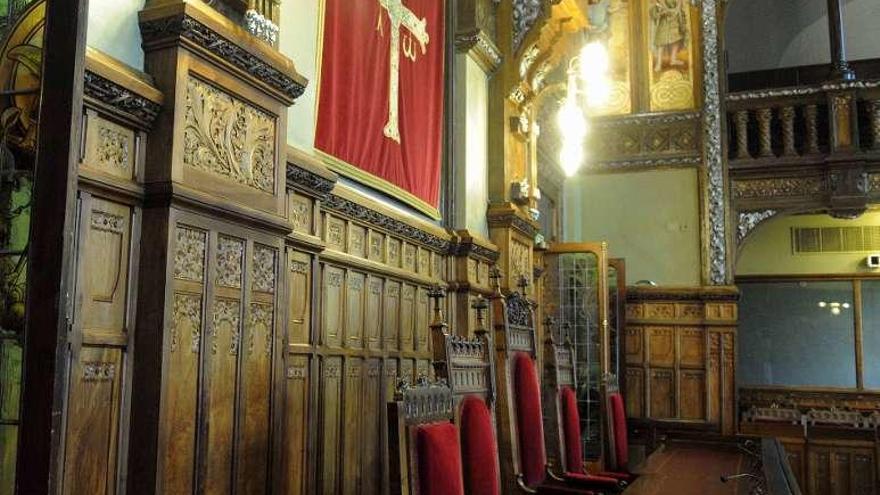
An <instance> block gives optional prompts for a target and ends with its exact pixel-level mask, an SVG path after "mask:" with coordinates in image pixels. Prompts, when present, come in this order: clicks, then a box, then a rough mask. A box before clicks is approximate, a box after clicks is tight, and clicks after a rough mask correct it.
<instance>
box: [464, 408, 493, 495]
mask: <svg viewBox="0 0 880 495" xmlns="http://www.w3.org/2000/svg"><path fill="white" fill-rule="evenodd" d="M461 452H462V456H461V457H462V461H463V464H464V486H465V492H466V493H468V494H470V495H499V494H500V493H501V487H500V486H499V482H498V464H497V462H496V459H498V451H497V449H496V446H495V433H494V429H493V428H492V415H491V414H490V413H489V408H488V407H486V403H485V402H484V401H483V399H482V398H480V397H474V396H471V397H467V398H465V400H464V402H462V404H461Z"/></svg>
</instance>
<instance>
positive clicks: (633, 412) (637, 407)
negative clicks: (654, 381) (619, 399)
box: [625, 367, 645, 418]
mask: <svg viewBox="0 0 880 495" xmlns="http://www.w3.org/2000/svg"><path fill="white" fill-rule="evenodd" d="M625 380H626V381H625V386H626V412H627V414H628V415H629V417H631V418H641V417H644V401H643V399H644V397H645V371H644V370H643V369H641V368H629V367H628V368H627V369H626V375H625Z"/></svg>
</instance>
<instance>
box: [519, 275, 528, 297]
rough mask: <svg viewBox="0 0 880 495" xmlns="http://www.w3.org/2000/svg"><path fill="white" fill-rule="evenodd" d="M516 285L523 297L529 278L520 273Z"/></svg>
mask: <svg viewBox="0 0 880 495" xmlns="http://www.w3.org/2000/svg"><path fill="white" fill-rule="evenodd" d="M516 286H517V287H519V292H520V294H522V295H523V297H525V295H526V289H528V287H529V278H528V277H526V276H525V275H523V274H520V276H519V278H518V279H517V281H516Z"/></svg>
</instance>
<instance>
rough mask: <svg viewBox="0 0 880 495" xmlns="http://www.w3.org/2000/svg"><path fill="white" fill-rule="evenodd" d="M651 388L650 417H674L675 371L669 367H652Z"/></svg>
mask: <svg viewBox="0 0 880 495" xmlns="http://www.w3.org/2000/svg"><path fill="white" fill-rule="evenodd" d="M650 387H651V390H650V391H649V395H650V397H651V417H652V418H656V419H667V418H674V417H675V412H676V411H675V403H676V394H675V372H674V371H673V370H671V369H652V370H651V380H650Z"/></svg>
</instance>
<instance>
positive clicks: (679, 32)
mask: <svg viewBox="0 0 880 495" xmlns="http://www.w3.org/2000/svg"><path fill="white" fill-rule="evenodd" d="M650 13H651V41H652V48H653V50H654V71H655V72H660V71H662V70H663V66H664V58H665V57H666V56H667V55H668V58H665V64H666V65H668V66H670V67H683V66H685V65H686V63H685V61H683V60H681V58H680V53H681V49H682V48H683V47H685V46H686V44H687V34H688V26H687V13H686V12H685V5H684V1H683V0H653V3H652V5H651V10H650Z"/></svg>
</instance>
